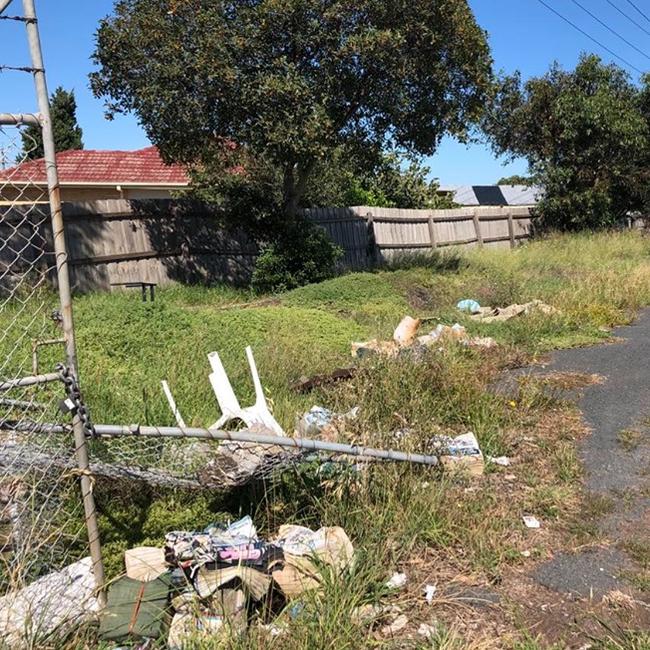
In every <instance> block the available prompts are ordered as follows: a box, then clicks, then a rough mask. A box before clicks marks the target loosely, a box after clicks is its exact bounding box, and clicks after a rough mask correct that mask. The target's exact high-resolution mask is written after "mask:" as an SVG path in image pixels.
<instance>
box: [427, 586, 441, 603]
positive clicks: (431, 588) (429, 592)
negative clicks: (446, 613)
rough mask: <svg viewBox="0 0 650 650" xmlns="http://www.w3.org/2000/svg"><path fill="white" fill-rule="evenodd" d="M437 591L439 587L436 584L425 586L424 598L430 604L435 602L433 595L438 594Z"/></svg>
mask: <svg viewBox="0 0 650 650" xmlns="http://www.w3.org/2000/svg"><path fill="white" fill-rule="evenodd" d="M436 591H438V587H436V585H425V586H424V598H425V600H426V601H427V603H429V605H430V604H431V603H432V602H433V597H434V596H435V595H436Z"/></svg>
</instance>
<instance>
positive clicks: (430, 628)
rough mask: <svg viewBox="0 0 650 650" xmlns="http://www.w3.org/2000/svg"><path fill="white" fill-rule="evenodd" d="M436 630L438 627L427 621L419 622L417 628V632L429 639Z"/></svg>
mask: <svg viewBox="0 0 650 650" xmlns="http://www.w3.org/2000/svg"><path fill="white" fill-rule="evenodd" d="M437 632H438V628H437V627H436V626H435V625H430V624H429V623H421V624H420V627H419V628H418V634H419V635H420V636H422V637H424V638H425V639H431V638H432V637H433V636H434V635H435V634H436V633H437Z"/></svg>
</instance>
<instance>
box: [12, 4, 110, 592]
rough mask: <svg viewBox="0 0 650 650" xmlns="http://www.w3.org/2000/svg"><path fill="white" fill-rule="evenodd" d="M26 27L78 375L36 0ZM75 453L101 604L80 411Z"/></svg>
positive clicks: (67, 333) (27, 10) (66, 331)
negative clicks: (35, 5)
mask: <svg viewBox="0 0 650 650" xmlns="http://www.w3.org/2000/svg"><path fill="white" fill-rule="evenodd" d="M23 10H24V14H25V18H26V19H27V20H26V23H25V28H26V30H27V40H28V42H29V51H30V54H31V60H32V67H33V68H34V85H35V87H36V97H37V99H38V108H39V111H40V113H41V120H42V128H43V152H44V158H45V169H46V172H47V186H48V193H49V199H50V212H51V216H52V234H53V238H54V254H55V256H56V272H57V280H58V285H59V298H60V301H61V316H62V325H63V336H64V338H65V354H66V365H67V366H68V368H69V369H70V371H71V372H72V373H74V375H75V376H78V373H77V352H76V347H75V340H74V322H73V318H72V295H71V292H70V276H69V272H68V256H67V252H66V246H65V231H64V226H63V212H62V209H61V193H60V188H59V178H58V173H57V168H56V152H55V148H54V135H53V132H52V122H51V117H50V104H49V98H48V92H47V83H46V79H45V68H44V65H43V53H42V51H41V40H40V37H39V33H38V23H37V20H36V9H35V7H34V0H23ZM72 425H73V431H74V440H75V454H76V458H77V466H78V468H79V470H80V472H79V473H80V477H81V478H80V483H81V494H82V497H83V506H84V513H85V517H86V527H87V529H88V541H89V545H90V556H91V558H92V563H93V575H94V577H95V584H96V586H97V588H98V590H99V596H98V597H99V599H100V603H101V604H102V605H104V604H105V595H104V593H103V591H102V590H103V587H104V565H103V562H102V553H101V544H100V540H99V527H98V524H97V511H96V509H95V499H94V497H93V493H92V482H91V479H90V476H89V470H88V467H89V462H88V447H87V444H86V436H85V435H84V428H83V424H82V422H81V418H80V417H79V415H75V416H74V419H73V422H72Z"/></svg>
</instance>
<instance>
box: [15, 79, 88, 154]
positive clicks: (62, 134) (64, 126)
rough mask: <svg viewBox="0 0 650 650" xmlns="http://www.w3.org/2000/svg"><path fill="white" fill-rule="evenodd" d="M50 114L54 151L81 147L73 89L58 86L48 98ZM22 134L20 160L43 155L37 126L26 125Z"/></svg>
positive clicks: (82, 146) (39, 130)
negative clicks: (68, 89)
mask: <svg viewBox="0 0 650 650" xmlns="http://www.w3.org/2000/svg"><path fill="white" fill-rule="evenodd" d="M50 114H51V115H52V129H53V131H54V146H55V148H56V151H67V150H68V149H83V148H84V145H83V141H82V135H83V133H82V130H81V127H80V126H79V124H78V123H77V102H76V100H75V98H74V91H73V90H71V91H70V92H68V91H67V90H64V89H63V88H62V87H60V86H59V87H58V88H57V89H56V90H55V91H54V92H53V93H52V96H51V98H50ZM21 135H22V140H23V151H22V154H21V156H20V160H25V159H30V160H34V159H36V158H42V157H43V137H42V134H41V129H40V127H38V126H29V127H27V128H26V129H25V130H24V131H23V133H22V134H21Z"/></svg>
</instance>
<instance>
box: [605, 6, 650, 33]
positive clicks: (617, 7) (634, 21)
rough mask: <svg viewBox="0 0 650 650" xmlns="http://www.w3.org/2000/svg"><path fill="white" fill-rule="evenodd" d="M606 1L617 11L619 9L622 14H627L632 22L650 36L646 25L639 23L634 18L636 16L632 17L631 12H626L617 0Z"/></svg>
mask: <svg viewBox="0 0 650 650" xmlns="http://www.w3.org/2000/svg"><path fill="white" fill-rule="evenodd" d="M606 2H607V4H609V5H611V6H612V7H614V9H616V11H618V13H619V14H621V16H625V17H626V18H627V19H628V20H629V21H630V22H631V23H633V24H634V25H636V26H637V27H638V28H639V29H640V30H641V31H642V32H644V33H646V34H647V35H648V36H650V32H649V31H648V30H647V29H646V28H645V27H643V26H642V25H640V24H639V23H637V22H636V20H634V18H632V16H630V15H629V14H626V13H625V12H624V11H623V10H622V9H621V8H620V7H619V6H618V5H617V4H616V3H615V2H613V0H606Z"/></svg>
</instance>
